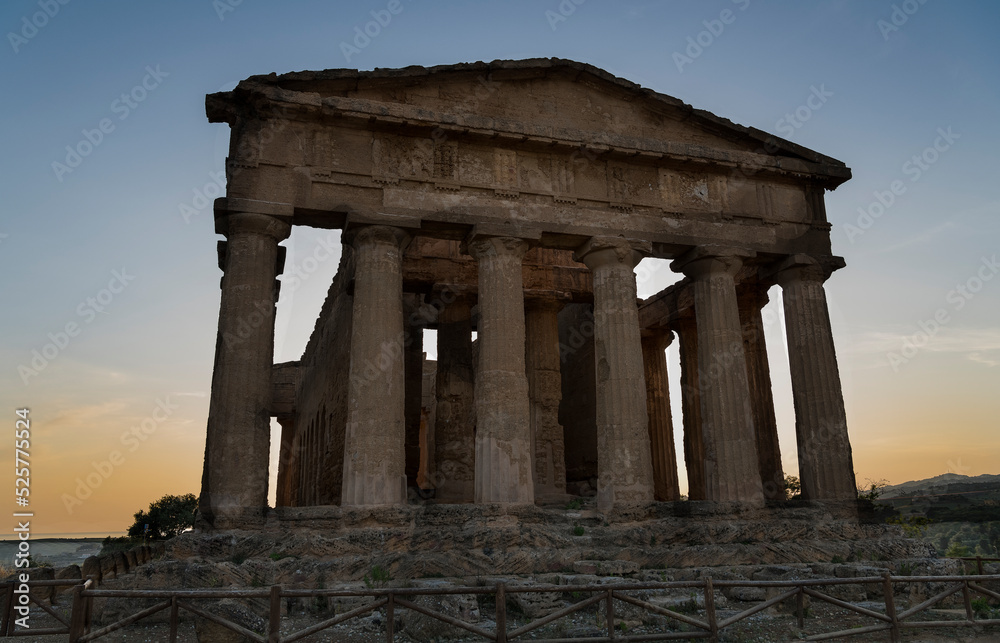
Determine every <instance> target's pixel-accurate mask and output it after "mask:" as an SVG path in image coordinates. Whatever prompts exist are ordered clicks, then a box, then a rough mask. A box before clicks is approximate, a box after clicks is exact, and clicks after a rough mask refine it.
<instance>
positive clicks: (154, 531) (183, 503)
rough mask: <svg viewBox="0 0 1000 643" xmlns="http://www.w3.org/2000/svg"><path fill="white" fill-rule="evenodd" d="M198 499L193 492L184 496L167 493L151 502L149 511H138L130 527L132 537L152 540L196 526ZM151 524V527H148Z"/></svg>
mask: <svg viewBox="0 0 1000 643" xmlns="http://www.w3.org/2000/svg"><path fill="white" fill-rule="evenodd" d="M197 508H198V499H197V498H196V497H195V495H194V494H193V493H188V494H184V495H183V496H171V495H166V496H163V497H162V498H160V499H159V500H157V501H156V502H152V503H150V504H149V511H137V512H136V513H135V514H134V515H133V517H134V518H135V522H134V523H132V526H131V527H129V528H128V535H129V536H130V537H132V538H142V537H143V536H146V537H148V538H149V539H150V540H166V539H167V538H173V537H174V536H176V535H178V534H180V533H181V532H183V531H187V530H188V529H190V528H191V527H193V526H194V512H195V510H196V509H197ZM146 525H149V529H148V530H147V529H146Z"/></svg>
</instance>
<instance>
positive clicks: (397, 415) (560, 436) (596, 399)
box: [200, 59, 856, 528]
mask: <svg viewBox="0 0 1000 643" xmlns="http://www.w3.org/2000/svg"><path fill="white" fill-rule="evenodd" d="M207 112H208V117H209V120H210V121H211V122H215V123H220V122H221V123H228V124H229V126H230V128H231V131H232V135H231V146H230V154H229V158H228V159H227V166H226V171H227V177H228V185H227V191H226V196H225V197H224V198H221V199H219V200H218V201H217V202H216V204H215V221H216V231H217V232H218V233H219V234H222V235H224V236H225V241H220V242H219V265H220V267H221V268H222V270H223V277H222V284H221V289H222V293H221V305H220V311H219V331H218V333H219V334H218V344H217V349H216V355H215V370H214V376H213V380H212V394H211V405H210V411H209V418H208V434H207V440H206V449H205V467H204V477H203V482H202V491H201V500H200V511H201V515H202V517H203V519H204V520H205V521H206V522H207V524H208V525H211V526H214V527H216V528H228V527H242V526H248V527H252V526H253V525H257V524H262V522H263V521H264V519H265V515H266V514H267V512H268V502H267V498H268V466H269V463H268V460H269V445H270V435H271V429H270V422H271V419H272V418H277V420H278V422H279V423H280V425H281V427H282V430H281V438H280V439H281V445H280V462H279V469H278V480H277V485H278V488H277V505H278V508H279V510H280V509H281V508H282V507H312V506H317V507H321V506H331V505H340V506H341V507H351V506H360V507H370V506H396V505H400V506H401V505H406V504H407V503H408V502H412V501H413V499H414V498H421V499H431V502H433V503H475V504H486V503H500V504H532V503H540V504H541V503H545V502H549V501H562V502H565V499H566V498H567V497H568V496H569V495H571V493H574V492H575V493H579V492H580V489H581V488H583V486H585V485H586V484H587V481H594V480H596V485H595V486H596V496H597V505H598V507H599V508H600V510H601V511H613V510H615V509H617V508H621V507H630V506H641V505H649V504H652V503H655V502H657V501H660V502H670V501H676V500H678V498H679V485H678V474H677V470H678V468H677V460H678V455H680V456H681V457H683V458H684V463H685V468H686V471H687V477H688V489H689V497H690V500H691V501H693V502H701V503H706V504H708V503H714V506H718V507H728V506H732V507H763V506H765V505H766V504H767V503H769V502H771V501H777V502H779V503H780V501H781V500H782V499H783V498H784V493H785V492H784V488H783V484H782V483H783V480H784V472H783V471H782V465H781V457H780V451H779V445H778V435H777V429H776V422H775V413H774V404H773V400H772V396H771V381H770V375H769V365H768V356H767V352H766V347H765V344H764V333H763V324H762V319H761V309H762V307H763V306H764V305H765V304H766V303H767V301H768V294H767V293H768V289H769V288H771V287H772V286H774V285H778V286H780V292H781V299H782V304H783V309H784V319H785V327H786V333H787V350H788V356H789V360H790V369H791V375H792V393H793V398H794V407H795V429H796V431H795V435H796V444H795V448H796V449H797V453H798V466H799V470H798V472H797V473H798V475H799V477H800V479H801V484H802V495H803V498H805V499H806V500H807V501H810V502H815V503H830V504H831V505H834V504H837V503H841V504H845V505H849V504H851V503H852V502H853V501H854V499H855V497H856V490H855V481H854V473H853V466H852V460H851V447H850V442H849V439H848V433H847V425H846V418H845V413H844V403H843V395H842V392H841V385H840V376H839V372H838V366H837V358H836V353H835V349H834V341H833V336H832V333H831V327H830V316H829V312H828V309H827V300H826V295H825V292H824V282H825V280H826V279H827V278H828V277H829V276H830V275H831V273H832V272H833V271H835V270H837V269H838V268H841V267H843V265H844V262H843V260H842V259H841V258H840V257H837V256H835V255H833V254H832V249H831V239H830V229H831V226H830V223H829V222H828V221H827V215H826V210H825V206H824V192H825V191H826V190H833V189H835V188H836V187H837V186H838V185H840V184H841V183H843V182H844V181H846V180H848V179H849V178H850V176H851V173H850V170H849V169H848V168H847V167H846V166H845V165H844V164H843V163H842V162H840V161H837V160H835V159H832V158H829V157H826V156H823V155H821V154H818V153H816V152H813V151H812V150H809V149H806V148H804V147H801V146H799V145H796V144H794V143H791V142H789V141H786V140H783V139H780V138H776V137H774V136H771V135H769V134H767V133H765V132H762V131H759V130H756V129H753V128H747V127H743V126H740V125H736V124H734V123H732V122H730V121H729V120H726V119H724V118H720V117H718V116H715V115H713V114H711V113H708V112H705V111H701V110H697V109H693V108H692V107H691V106H689V105H687V104H685V103H683V102H681V101H680V100H677V99H675V98H672V97H670V96H665V95H663V94H659V93H656V92H654V91H651V90H649V89H644V88H642V87H640V86H638V85H636V84H633V83H631V82H629V81H626V80H623V79H621V78H616V77H614V76H612V75H610V74H608V73H607V72H605V71H602V70H600V69H597V68H595V67H592V66H589V65H585V64H580V63H576V62H572V61H566V60H558V59H551V60H549V59H537V60H523V61H497V62H493V63H475V64H460V65H449V66H442V67H433V68H423V67H408V68H405V69H377V70H375V71H368V72H362V71H356V70H346V69H336V70H327V71H319V72H299V73H289V74H283V75H280V76H278V75H275V74H271V75H268V76H253V77H251V78H248V79H247V80H244V81H242V82H241V83H239V85H238V86H237V87H236V88H235V89H234V90H233V91H230V92H223V93H217V94H212V95H209V96H208V97H207ZM296 225H299V226H311V227H315V228H328V229H339V230H342V231H343V232H342V240H343V255H342V258H341V263H340V266H339V269H338V273H337V275H336V277H335V278H334V279H333V282H332V284H331V286H330V289H329V293H328V296H327V299H326V302H325V304H324V305H323V308H322V312H321V313H320V315H319V318H318V319H317V321H316V325H315V330H314V331H313V334H312V337H311V339H310V340H309V342H308V345H307V347H306V349H305V351H304V353H303V354H302V357H301V359H300V360H298V361H295V362H288V363H280V364H275V363H273V362H274V360H273V355H274V312H275V307H276V305H281V300H280V297H279V294H280V280H279V279H278V277H279V276H280V275H281V273H282V270H283V265H284V259H285V255H284V250H285V249H284V247H282V246H280V245H279V244H280V243H281V242H282V241H283V240H284V239H287V238H288V237H289V234H290V232H291V229H292V226H296ZM644 257H653V258H658V259H662V260H667V261H669V262H670V263H669V265H670V268H671V269H672V270H673V271H675V272H677V273H681V274H683V279H682V280H681V281H679V282H678V283H676V284H674V285H673V286H671V287H669V288H667V289H666V290H664V291H663V292H660V293H659V294H657V295H655V296H653V297H650V298H648V299H646V300H644V301H640V300H638V299H637V295H636V292H637V291H636V276H635V272H634V268H635V266H636V265H637V263H638V262H639V261H640V260H641V259H643V258H644ZM425 330H436V331H437V333H436V338H437V346H436V349H437V359H436V362H433V363H432V362H428V361H427V360H426V359H425V350H426V348H427V346H425V345H424V337H425V334H424V331H425ZM671 341H677V342H678V343H679V348H680V357H681V373H680V378H681V384H682V385H681V386H680V390H674V391H670V390H669V387H668V378H667V373H666V369H667V362H666V356H665V351H664V349H665V348H666V347H667V345H668V344H669V343H670V342H671ZM671 395H674V396H676V395H680V396H681V402H682V408H683V417H682V418H671V413H670V396H671ZM675 420H680V421H682V423H683V436H684V438H683V445H675V444H674V441H673V422H674V421H675ZM786 446H787V445H786Z"/></svg>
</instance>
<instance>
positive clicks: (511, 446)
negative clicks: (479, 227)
mask: <svg viewBox="0 0 1000 643" xmlns="http://www.w3.org/2000/svg"><path fill="white" fill-rule="evenodd" d="M467 245H468V251H469V254H471V255H472V256H473V257H475V259H476V261H477V263H478V265H479V334H478V336H477V338H478V344H479V367H478V371H477V372H476V404H475V407H476V480H475V498H476V502H478V503H486V502H500V503H523V504H531V503H533V502H534V490H533V488H532V476H531V429H530V422H529V416H530V414H529V410H528V380H527V377H526V376H525V372H524V287H523V278H522V276H521V260H522V258H523V257H524V253H525V251H526V250H527V248H528V244H527V243H526V242H525V241H523V240H521V239H512V238H509V237H482V236H478V237H475V238H474V239H472V240H470V241H469V242H468V244H467Z"/></svg>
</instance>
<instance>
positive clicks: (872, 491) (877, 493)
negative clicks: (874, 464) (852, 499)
mask: <svg viewBox="0 0 1000 643" xmlns="http://www.w3.org/2000/svg"><path fill="white" fill-rule="evenodd" d="M867 482H868V487H867V488H866V487H858V498H859V499H861V500H867V501H869V502H876V501H877V500H878V499H879V498H880V497H882V490H883V489H885V488H886V487H888V486H889V481H888V480H886V479H884V478H883V479H881V480H872V479H871V478H868V479H867Z"/></svg>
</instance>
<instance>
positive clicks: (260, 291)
mask: <svg viewBox="0 0 1000 643" xmlns="http://www.w3.org/2000/svg"><path fill="white" fill-rule="evenodd" d="M216 227H217V230H218V231H219V232H221V233H222V234H225V235H226V237H227V243H226V250H225V257H224V270H225V273H224V275H223V277H222V298H221V301H220V305H219V333H218V338H217V340H216V349H215V370H214V372H213V374H212V397H211V403H210V406H209V411H208V432H207V436H206V440H205V468H204V473H203V475H202V484H201V498H200V500H199V510H200V512H201V515H202V517H203V518H204V519H205V520H207V521H208V523H209V524H210V525H212V526H214V527H216V528H220V529H225V528H230V527H233V528H235V527H240V526H242V525H245V524H259V523H260V522H261V521H263V519H264V511H265V510H266V508H267V469H268V459H269V454H268V451H269V447H270V442H271V440H270V438H271V418H270V414H269V411H268V406H269V403H270V398H271V364H272V362H273V358H274V303H275V276H276V274H277V272H278V269H277V263H278V242H279V241H281V240H283V239H286V238H287V237H288V235H289V233H290V232H291V226H290V225H289V224H288V223H287V222H285V221H282V220H280V219H278V218H275V217H273V216H270V215H266V214H255V213H244V212H234V213H230V214H228V215H220V216H219V217H218V219H217V220H216Z"/></svg>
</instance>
